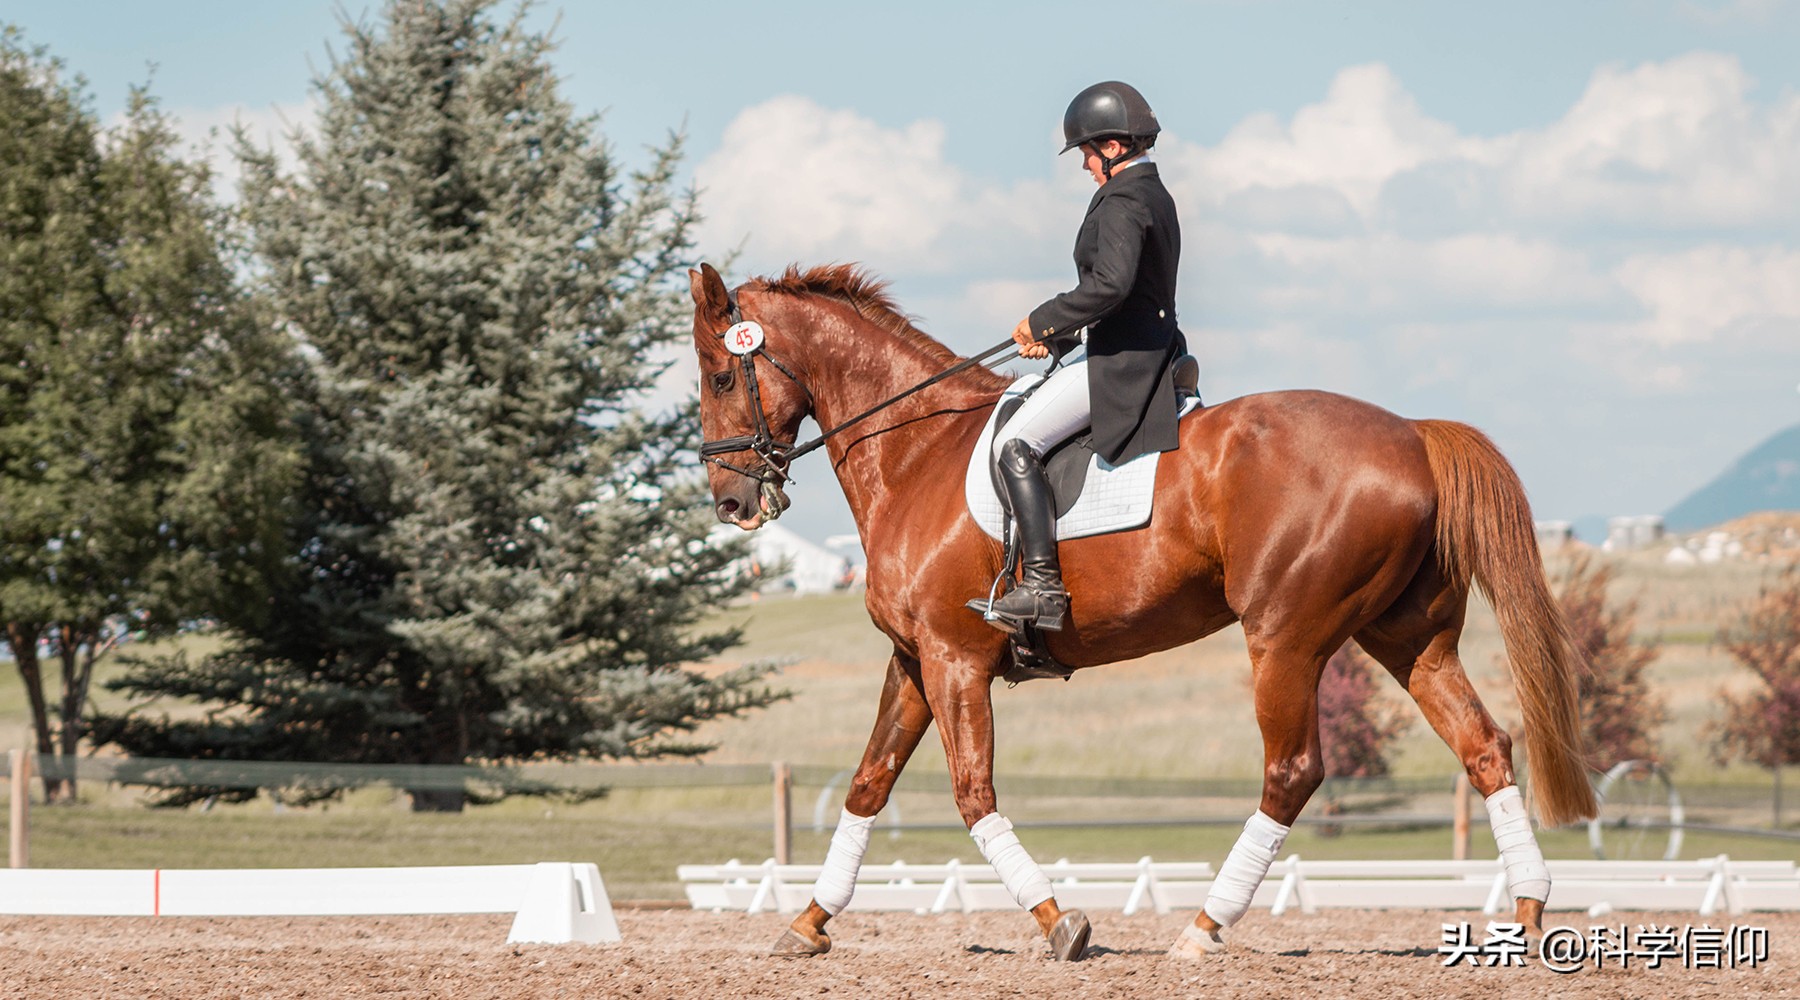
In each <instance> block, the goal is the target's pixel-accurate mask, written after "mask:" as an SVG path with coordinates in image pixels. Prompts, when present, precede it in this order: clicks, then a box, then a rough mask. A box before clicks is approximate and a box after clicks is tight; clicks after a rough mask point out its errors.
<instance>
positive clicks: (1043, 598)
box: [985, 583, 1069, 634]
mask: <svg viewBox="0 0 1800 1000" xmlns="http://www.w3.org/2000/svg"><path fill="white" fill-rule="evenodd" d="M1018 594H1023V595H1025V596H1026V597H1027V598H1029V599H1030V601H1031V604H1032V608H1031V611H1030V613H1025V612H1020V611H1014V610H1002V609H1001V607H1000V605H1001V604H1002V603H1003V602H1005V601H1007V600H1008V599H1011V598H1013V597H1014V595H1018ZM1068 616H1069V595H1068V593H1067V592H1066V591H1061V590H1052V591H1043V590H1039V589H1037V588H1036V587H1033V586H1032V585H1030V584H1028V583H1027V584H1020V585H1019V586H1017V587H1014V588H1013V589H1011V590H1009V591H1007V592H1006V594H1005V596H1003V597H1001V598H1000V599H999V600H997V601H995V602H994V603H993V605H992V606H991V607H990V608H989V609H988V612H987V615H986V616H985V617H987V619H988V624H990V625H993V626H994V627H995V628H998V629H1000V630H1001V631H1002V632H1008V633H1014V634H1016V630H1017V629H1020V628H1024V627H1026V626H1031V627H1033V628H1037V629H1041V630H1042V631H1045V632H1061V631H1062V627H1063V621H1064V620H1065V619H1067V618H1068ZM1001 622H1005V623H1007V624H1009V625H1011V626H1013V628H1010V629H1009V628H1006V627H1005V626H1003V625H1001V624H999V623H1001Z"/></svg>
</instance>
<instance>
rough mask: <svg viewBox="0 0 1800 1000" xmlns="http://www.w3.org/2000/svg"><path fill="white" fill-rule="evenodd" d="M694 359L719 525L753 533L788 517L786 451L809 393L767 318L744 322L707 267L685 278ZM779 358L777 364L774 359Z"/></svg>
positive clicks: (719, 280)
mask: <svg viewBox="0 0 1800 1000" xmlns="http://www.w3.org/2000/svg"><path fill="white" fill-rule="evenodd" d="M688 284H689V287H690V289H691V291H692V292H693V296H694V353H695V355H696V356H697V357H698V358H699V360H700V430H701V433H702V435H703V436H704V438H705V440H706V443H705V444H704V445H703V446H702V449H701V454H702V456H703V457H704V458H705V460H706V462H707V470H706V475H707V480H708V482H709V483H710V484H711V485H712V494H713V502H714V503H715V504H716V505H717V510H718V514H719V520H721V521H724V522H725V523H727V524H735V525H737V526H738V527H740V528H743V529H744V530H745V531H751V530H754V529H756V528H759V527H761V526H762V525H763V524H765V523H767V522H769V521H773V520H775V519H776V518H777V517H780V516H781V512H782V511H784V510H786V509H787V506H788V498H787V494H785V493H783V492H782V490H781V484H782V483H783V482H785V481H786V480H787V461H788V460H787V455H786V452H787V450H788V449H790V448H792V447H793V445H794V437H795V435H796V434H797V433H798V432H799V430H800V421H801V420H802V419H804V418H805V417H806V415H807V413H808V412H810V410H811V408H812V399H811V396H810V394H809V393H808V390H807V389H806V387H805V386H804V385H802V384H801V382H800V380H799V377H798V375H797V373H796V370H795V369H794V368H793V366H792V365H790V364H788V363H787V361H786V359H787V358H789V357H791V352H792V350H793V348H792V347H791V346H790V347H788V348H787V350H788V352H789V353H787V354H783V353H782V347H781V346H775V347H774V348H773V349H774V351H775V352H776V353H775V354H771V353H770V352H769V344H768V342H769V341H774V343H775V345H784V344H786V345H791V344H792V343H793V341H792V340H791V339H787V338H783V337H782V335H781V332H780V331H779V330H778V329H776V328H775V327H774V326H773V325H772V324H771V321H770V317H768V316H765V315H757V316H752V315H747V314H746V313H745V312H744V311H742V310H741V309H740V305H739V302H738V300H737V298H736V296H734V295H733V294H732V293H731V292H729V291H727V290H726V288H725V281H724V279H722V278H720V277H719V272H718V271H716V270H714V269H713V266H712V265H711V264H701V265H700V269H699V270H698V271H692V270H690V271H689V272H688ZM777 355H779V356H777Z"/></svg>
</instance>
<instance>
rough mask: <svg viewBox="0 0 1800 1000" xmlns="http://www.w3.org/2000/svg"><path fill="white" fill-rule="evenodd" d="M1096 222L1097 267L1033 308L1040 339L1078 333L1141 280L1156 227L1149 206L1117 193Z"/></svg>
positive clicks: (1101, 207) (1101, 209) (1102, 205)
mask: <svg viewBox="0 0 1800 1000" xmlns="http://www.w3.org/2000/svg"><path fill="white" fill-rule="evenodd" d="M1090 221H1091V223H1092V224H1093V225H1094V226H1095V227H1097V229H1098V236H1099V250H1098V252H1097V253H1096V254H1095V256H1094V266H1093V267H1092V268H1089V269H1087V270H1084V271H1083V272H1082V273H1081V281H1080V283H1079V284H1077V285H1076V286H1075V287H1074V288H1072V289H1070V290H1069V291H1066V292H1063V293H1062V294H1061V295H1058V296H1056V297H1054V298H1052V299H1050V300H1049V301H1047V302H1045V303H1044V304H1043V305H1040V306H1038V307H1037V308H1036V309H1033V310H1032V311H1031V330H1032V335H1033V336H1034V337H1036V338H1037V339H1038V340H1048V339H1050V338H1052V337H1061V336H1072V335H1073V334H1074V333H1075V332H1076V331H1077V330H1080V329H1081V328H1082V327H1084V326H1089V325H1092V324H1093V323H1096V322H1098V321H1099V320H1101V319H1103V318H1105V316H1106V315H1107V314H1108V313H1110V312H1112V311H1113V310H1114V309H1117V308H1118V307H1119V305H1120V304H1121V303H1123V302H1124V301H1125V297H1126V296H1127V295H1129V294H1130V293H1131V286H1132V284H1133V283H1134V282H1135V281H1136V280H1137V269H1138V259H1139V258H1140V257H1141V256H1143V252H1144V234H1145V231H1146V230H1147V229H1149V228H1150V212H1149V210H1148V209H1147V208H1145V207H1144V206H1143V205H1142V204H1140V203H1139V202H1137V201H1136V200H1135V199H1132V198H1130V197H1127V196H1124V195H1115V196H1113V197H1110V198H1107V199H1105V200H1104V201H1102V202H1101V203H1100V204H1099V205H1097V206H1095V208H1094V216H1093V218H1092V219H1091V220H1090Z"/></svg>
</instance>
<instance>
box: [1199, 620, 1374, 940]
mask: <svg viewBox="0 0 1800 1000" xmlns="http://www.w3.org/2000/svg"><path fill="white" fill-rule="evenodd" d="M1344 627H1347V626H1344ZM1297 638H1298V637H1291V636H1290V637H1284V640H1272V639H1268V638H1265V637H1263V636H1259V635H1251V636H1249V639H1250V659H1251V664H1252V669H1253V684H1254V691H1255V699H1256V722H1257V725H1258V726H1260V727H1261V729H1262V737H1263V791H1262V802H1261V803H1260V807H1259V808H1258V809H1257V812H1256V814H1255V815H1253V816H1251V817H1250V820H1249V822H1247V823H1245V824H1244V832H1243V833H1242V834H1241V835H1239V837H1238V840H1237V843H1236V844H1234V845H1232V848H1231V853H1230V854H1228V855H1227V856H1226V858H1225V863H1224V864H1223V865H1221V866H1220V868H1219V873H1218V877H1217V878H1215V879H1214V880H1213V886H1212V889H1211V891H1209V892H1208V893H1207V895H1206V904H1205V906H1204V907H1202V909H1201V910H1200V914H1199V915H1198V916H1196V917H1195V918H1194V922H1193V924H1192V925H1190V926H1188V927H1187V928H1185V929H1183V931H1182V934H1181V937H1179V938H1177V939H1176V941H1175V945H1174V947H1173V948H1171V949H1170V951H1169V954H1170V955H1171V956H1172V957H1175V958H1188V959H1193V958H1200V957H1202V956H1204V955H1207V954H1211V953H1214V952H1219V951H1223V950H1224V948H1225V942H1224V940H1223V939H1222V938H1221V936H1220V934H1219V932H1220V931H1221V930H1222V929H1223V928H1225V927H1229V926H1231V925H1232V924H1234V923H1236V922H1237V920H1238V918H1239V917H1241V916H1243V915H1244V912H1245V911H1247V910H1248V909H1249V908H1250V902H1251V898H1252V897H1253V896H1254V895H1255V893H1256V888H1257V886H1259V885H1261V884H1262V880H1263V876H1265V875H1267V874H1268V872H1269V866H1270V865H1272V864H1274V862H1275V857H1276V855H1277V854H1279V853H1280V852H1281V848H1282V845H1283V844H1284V843H1286V841H1287V835H1288V831H1289V829H1290V828H1291V826H1292V824H1293V822H1294V820H1296V819H1298V818H1299V816H1300V811H1301V810H1302V809H1304V808H1305V807H1306V802H1307V800H1308V799H1310V798H1311V797H1312V794H1313V792H1315V791H1317V790H1318V788H1319V785H1320V784H1321V783H1322V782H1323V781H1324V780H1325V760H1324V756H1323V755H1322V754H1321V752H1320V749H1319V697H1318V690H1319V675H1320V674H1321V673H1322V672H1323V671H1324V669H1325V660H1326V658H1327V657H1328V656H1329V655H1330V653H1331V652H1332V650H1334V649H1335V648H1336V644H1337V643H1338V642H1341V641H1342V640H1341V636H1340V637H1339V638H1337V639H1336V640H1333V639H1329V638H1319V639H1318V641H1317V642H1313V641H1308V640H1304V639H1300V640H1299V641H1297V642H1296V641H1294V640H1295V639H1297ZM1278 641H1279V642H1280V644H1279V645H1278V644H1277V643H1278ZM1326 647H1330V648H1326Z"/></svg>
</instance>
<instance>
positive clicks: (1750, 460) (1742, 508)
mask: <svg viewBox="0 0 1800 1000" xmlns="http://www.w3.org/2000/svg"><path fill="white" fill-rule="evenodd" d="M1762 510H1800V424H1796V425H1794V426H1793V427H1789V428H1788V429H1787V430H1785V431H1782V432H1780V433H1779V434H1776V435H1775V436H1774V437H1772V438H1770V439H1768V440H1767V441H1764V442H1763V443H1762V444H1759V445H1757V446H1756V447H1755V448H1753V449H1751V451H1750V453H1749V454H1748V455H1745V456H1744V457H1743V458H1740V459H1738V460H1737V462H1736V463H1734V464H1733V465H1732V466H1731V468H1729V469H1726V470H1725V471H1724V472H1722V473H1720V474H1719V476H1718V478H1716V479H1714V480H1713V481H1712V482H1710V483H1707V484H1706V485H1705V486H1702V487H1700V488H1699V489H1698V490H1695V491H1694V492H1693V493H1691V494H1689V495H1688V497H1687V499H1685V500H1683V501H1681V502H1680V503H1678V504H1676V505H1675V506H1673V507H1670V508H1669V511H1668V513H1666V514H1664V515H1663V522H1664V524H1666V525H1667V526H1668V528H1669V530H1670V531H1696V530H1698V529H1700V528H1708V527H1711V526H1713V525H1715V524H1719V523H1721V522H1724V521H1729V520H1731V519H1733V518H1737V517H1742V516H1744V515H1745V514H1753V513H1755V512H1757V511H1762Z"/></svg>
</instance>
